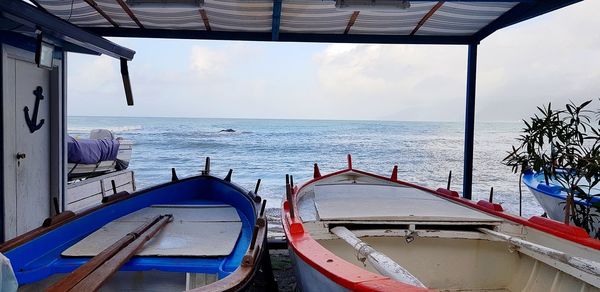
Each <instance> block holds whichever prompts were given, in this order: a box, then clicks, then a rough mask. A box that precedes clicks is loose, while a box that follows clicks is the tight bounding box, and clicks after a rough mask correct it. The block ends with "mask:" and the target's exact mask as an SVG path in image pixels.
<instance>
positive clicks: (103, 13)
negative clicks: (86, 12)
mask: <svg viewBox="0 0 600 292" xmlns="http://www.w3.org/2000/svg"><path fill="white" fill-rule="evenodd" d="M84 1H85V3H87V4H88V5H90V6H92V8H94V9H96V11H98V13H100V15H102V17H104V19H106V20H107V21H108V22H110V24H112V25H113V26H114V27H119V24H118V23H116V22H115V21H114V20H112V18H110V16H108V14H106V12H104V10H102V9H101V8H100V6H98V3H96V1H94V0H84Z"/></svg>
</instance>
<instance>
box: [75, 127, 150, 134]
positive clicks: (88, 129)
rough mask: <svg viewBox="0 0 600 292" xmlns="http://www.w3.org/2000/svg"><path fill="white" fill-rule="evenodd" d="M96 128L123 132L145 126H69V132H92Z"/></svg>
mask: <svg viewBox="0 0 600 292" xmlns="http://www.w3.org/2000/svg"><path fill="white" fill-rule="evenodd" d="M94 129H107V130H109V131H111V132H113V133H122V132H133V131H139V130H142V129H143V127H142V126H141V125H134V126H120V127H119V126H116V127H68V129H67V130H68V131H69V132H87V133H89V132H91V131H92V130H94Z"/></svg>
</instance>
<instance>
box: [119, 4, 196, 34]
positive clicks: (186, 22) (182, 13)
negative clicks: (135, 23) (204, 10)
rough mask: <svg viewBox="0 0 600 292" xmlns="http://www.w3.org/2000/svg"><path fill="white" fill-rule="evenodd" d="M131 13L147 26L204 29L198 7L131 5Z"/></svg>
mask: <svg viewBox="0 0 600 292" xmlns="http://www.w3.org/2000/svg"><path fill="white" fill-rule="evenodd" d="M131 11H132V12H133V14H134V15H135V16H136V17H137V18H138V19H139V20H140V22H141V23H142V24H143V25H144V27H147V28H165V29H196V30H204V29H205V27H204V22H203V21H202V16H201V15H200V11H199V9H198V8H156V7H154V8H142V7H139V6H137V7H136V6H133V7H131Z"/></svg>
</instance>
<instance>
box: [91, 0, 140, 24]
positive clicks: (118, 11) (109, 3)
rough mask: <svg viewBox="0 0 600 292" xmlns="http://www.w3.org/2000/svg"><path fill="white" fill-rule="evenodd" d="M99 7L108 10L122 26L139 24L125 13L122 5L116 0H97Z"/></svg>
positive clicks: (113, 18) (111, 16) (107, 12)
mask: <svg viewBox="0 0 600 292" xmlns="http://www.w3.org/2000/svg"><path fill="white" fill-rule="evenodd" d="M95 1H96V3H98V7H100V9H102V11H104V12H106V14H108V15H109V16H110V18H111V19H112V20H113V21H115V22H116V23H118V24H119V26H122V27H138V26H137V24H136V23H135V22H134V21H133V20H132V19H131V17H129V15H127V13H125V11H124V10H123V8H122V7H121V5H119V4H118V3H117V2H116V1H115V0H95Z"/></svg>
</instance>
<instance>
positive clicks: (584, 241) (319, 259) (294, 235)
mask: <svg viewBox="0 0 600 292" xmlns="http://www.w3.org/2000/svg"><path fill="white" fill-rule="evenodd" d="M347 172H356V173H358V174H362V175H366V176H370V177H374V178H378V179H382V180H385V181H389V182H392V183H397V184H400V185H403V186H408V187H413V188H415V189H419V190H422V191H426V192H428V193H431V194H432V195H435V196H438V197H440V198H443V199H447V200H449V201H451V202H455V203H458V204H460V205H463V206H466V207H470V208H474V209H476V210H478V211H482V212H484V213H487V214H490V215H493V216H497V217H500V218H503V219H505V220H507V221H509V222H512V223H517V224H521V225H523V226H526V227H531V228H533V229H536V230H539V231H542V232H544V233H547V234H550V235H552V236H555V237H558V238H561V239H565V240H568V241H570V242H573V243H576V244H580V245H583V246H585V247H589V248H593V249H595V250H600V240H595V239H593V238H591V237H589V236H588V237H583V236H577V235H574V234H571V233H566V232H561V230H560V229H559V230H556V229H553V228H551V227H548V226H545V225H542V224H539V223H535V222H532V221H531V219H529V220H526V219H524V218H522V217H517V216H515V215H511V214H507V213H504V212H503V211H497V210H492V209H490V208H488V207H484V206H481V205H478V204H477V203H476V202H474V201H471V200H468V199H465V198H462V197H456V196H452V195H450V194H445V193H442V192H440V191H437V190H433V189H429V188H427V187H423V186H419V185H415V184H412V183H409V182H405V181H401V180H393V179H391V178H388V177H384V176H381V175H377V174H373V173H369V172H366V171H361V170H356V169H353V168H352V165H351V164H350V165H349V166H348V168H346V169H343V170H339V171H335V172H332V173H329V174H326V175H322V176H318V177H315V178H313V179H311V180H309V181H308V182H305V183H304V184H302V185H301V186H300V187H299V188H298V187H297V186H295V187H294V188H293V189H292V194H291V199H292V200H293V202H294V203H293V204H289V203H288V202H287V201H286V200H282V209H281V210H282V215H283V216H282V221H283V230H284V232H285V235H286V237H287V239H288V246H289V247H290V248H291V249H292V250H293V251H294V253H295V254H296V255H297V256H299V257H300V258H301V259H302V260H303V261H305V262H306V263H307V264H308V265H310V266H311V267H312V268H314V269H316V270H317V271H318V272H320V273H322V274H324V275H326V276H327V277H328V278H330V279H332V280H333V281H334V282H336V283H337V284H340V285H342V286H343V287H346V288H348V289H353V290H357V291H360V290H369V291H373V287H370V288H369V287H367V286H362V287H361V286H360V284H361V283H373V284H375V283H378V282H381V286H379V285H375V286H374V287H376V290H381V291H384V290H386V289H391V288H392V289H402V290H403V291H424V289H423V288H418V287H415V286H411V285H408V284H405V283H401V282H396V281H393V280H391V279H390V278H388V277H384V276H381V275H378V274H374V273H372V272H369V271H367V270H364V269H361V268H359V267H357V266H355V265H353V264H351V263H349V262H347V261H345V260H344V259H342V258H340V257H338V256H336V255H335V254H334V253H333V252H331V251H329V250H328V249H326V248H325V247H323V246H322V245H321V244H319V243H318V242H317V241H316V240H315V239H314V238H313V237H312V236H311V235H310V233H308V232H306V231H304V223H303V222H302V220H301V219H299V218H298V216H299V210H298V208H297V205H298V204H297V203H298V201H297V200H298V199H299V198H298V194H299V192H300V191H302V190H303V189H304V188H307V187H308V186H310V185H313V184H315V183H316V182H318V181H320V180H323V179H325V178H329V177H333V176H336V175H340V174H344V173H347ZM290 207H291V208H294V213H295V214H296V216H295V217H294V218H292V217H291V214H290ZM534 218H537V217H536V216H534V217H532V219H534ZM534 221H537V220H534ZM324 256H325V257H327V258H328V259H327V260H325V259H324ZM330 263H335V270H334V271H331V270H330V268H331V264H330ZM328 264H329V265H328ZM357 269H358V270H360V271H362V273H361V274H362V275H363V276H364V275H367V276H376V278H374V279H363V280H360V281H357V278H356V275H353V274H354V273H356V270H357ZM357 285H358V286H357Z"/></svg>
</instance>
